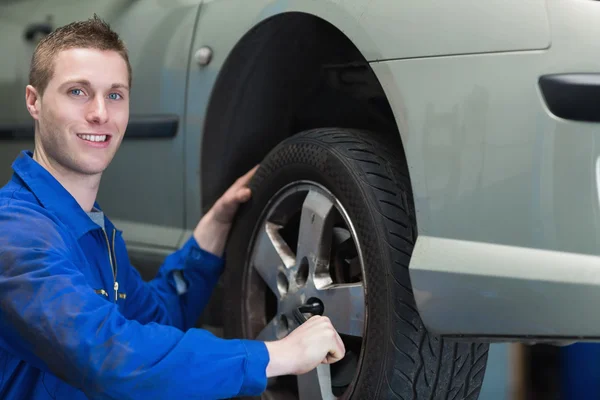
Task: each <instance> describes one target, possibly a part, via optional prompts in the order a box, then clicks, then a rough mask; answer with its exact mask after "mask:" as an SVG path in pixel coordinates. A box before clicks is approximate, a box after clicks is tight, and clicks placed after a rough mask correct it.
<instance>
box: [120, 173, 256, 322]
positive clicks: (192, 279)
mask: <svg viewBox="0 0 600 400" xmlns="http://www.w3.org/2000/svg"><path fill="white" fill-rule="evenodd" d="M257 168H258V166H256V167H254V168H252V169H251V170H250V171H248V172H247V173H246V174H244V175H243V176H241V177H240V178H239V179H237V180H236V181H235V182H234V183H233V184H232V185H231V186H230V187H229V189H228V190H227V191H226V192H225V193H224V194H223V195H222V196H221V197H220V198H219V199H218V200H217V201H216V202H215V204H214V205H213V206H212V207H211V209H210V210H209V211H208V212H207V213H206V214H205V215H204V216H203V217H202V218H201V219H200V222H198V225H197V226H196V228H195V229H194V232H193V235H192V237H191V238H190V239H189V240H188V241H187V242H186V243H185V245H184V246H183V248H182V249H180V250H178V251H176V252H175V253H173V254H171V255H170V256H169V257H167V259H166V260H165V262H164V264H163V265H162V266H161V268H160V269H159V272H158V275H157V277H156V278H155V279H153V280H152V281H151V282H149V283H148V284H146V283H144V282H143V281H142V279H141V277H140V275H139V273H138V272H137V271H136V270H135V269H134V268H133V267H129V268H128V274H129V276H128V287H127V288H126V290H127V292H128V296H127V298H128V301H129V304H130V305H129V306H127V307H126V309H125V311H124V314H125V316H126V317H127V318H131V319H135V320H137V321H139V322H140V323H142V324H146V323H148V322H158V323H161V324H167V325H172V326H175V327H178V328H180V329H182V330H187V329H189V328H191V327H193V326H194V324H195V322H196V321H197V320H198V318H199V317H200V314H201V313H202V310H203V309H204V307H205V306H206V304H207V303H208V301H209V299H210V296H211V294H212V292H213V289H214V287H215V285H216V284H217V281H218V279H219V277H220V275H221V273H222V271H223V260H222V256H223V252H224V249H225V245H226V242H227V236H228V234H229V231H230V229H231V225H232V223H233V219H234V216H235V214H236V212H237V210H238V208H239V206H240V204H242V203H244V202H246V201H248V200H249V199H250V196H251V193H250V189H249V188H248V183H249V182H250V180H251V179H252V176H254V173H255V172H256V170H257Z"/></svg>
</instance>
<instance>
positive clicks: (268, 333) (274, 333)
mask: <svg viewBox="0 0 600 400" xmlns="http://www.w3.org/2000/svg"><path fill="white" fill-rule="evenodd" d="M282 330H283V329H282V328H281V327H280V322H279V320H278V318H277V317H275V318H273V319H272V320H271V322H269V323H268V324H267V326H265V327H264V329H263V330H262V331H260V333H259V334H258V336H257V337H256V340H260V341H263V342H266V341H273V340H277V339H281V338H282V336H284V335H282V334H281V332H282Z"/></svg>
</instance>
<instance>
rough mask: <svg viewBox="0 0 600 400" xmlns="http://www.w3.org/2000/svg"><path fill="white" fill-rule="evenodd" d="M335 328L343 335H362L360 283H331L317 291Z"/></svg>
mask: <svg viewBox="0 0 600 400" xmlns="http://www.w3.org/2000/svg"><path fill="white" fill-rule="evenodd" d="M318 297H319V298H320V299H321V301H322V302H323V305H324V306H325V314H324V315H325V316H327V317H329V319H330V320H331V323H332V324H333V326H334V327H335V329H336V330H337V331H338V332H339V333H340V334H344V335H350V336H357V337H362V336H363V328H364V321H365V294H364V290H363V285H362V283H352V284H342V285H331V286H328V287H326V288H324V289H323V290H321V291H319V294H318Z"/></svg>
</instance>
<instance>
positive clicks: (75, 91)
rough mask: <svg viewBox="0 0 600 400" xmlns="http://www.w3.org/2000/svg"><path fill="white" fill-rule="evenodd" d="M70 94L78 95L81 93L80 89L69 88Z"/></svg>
mask: <svg viewBox="0 0 600 400" xmlns="http://www.w3.org/2000/svg"><path fill="white" fill-rule="evenodd" d="M70 93H71V94H73V95H75V96H79V95H81V94H82V91H81V89H71V92H70Z"/></svg>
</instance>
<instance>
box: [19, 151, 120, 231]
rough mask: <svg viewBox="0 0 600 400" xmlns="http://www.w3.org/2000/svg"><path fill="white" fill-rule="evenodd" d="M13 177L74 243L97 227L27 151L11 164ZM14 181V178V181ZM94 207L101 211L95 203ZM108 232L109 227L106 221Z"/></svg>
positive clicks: (69, 194)
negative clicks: (69, 232) (23, 185)
mask: <svg viewBox="0 0 600 400" xmlns="http://www.w3.org/2000/svg"><path fill="white" fill-rule="evenodd" d="M12 168H13V171H14V172H15V175H16V176H17V177H18V178H20V180H21V181H22V182H23V183H24V184H25V185H26V186H27V187H28V188H29V190H30V191H31V192H32V193H33V195H34V196H35V197H36V198H37V200H38V201H39V202H40V204H41V205H42V206H43V207H44V208H45V209H46V210H48V211H50V212H51V213H52V214H54V215H55V216H56V217H57V218H58V219H59V220H60V221H61V222H62V223H63V224H65V226H67V227H68V228H69V230H71V232H72V233H73V234H74V235H75V237H76V238H77V239H79V238H81V237H82V236H83V235H85V234H86V233H88V232H89V231H91V230H94V229H99V228H100V227H99V226H98V225H97V224H96V223H95V222H94V221H92V219H91V218H90V217H89V216H88V215H87V213H86V212H85V211H84V210H83V208H81V206H80V205H79V203H77V201H76V200H75V198H74V197H73V196H72V195H71V193H69V192H68V191H67V190H66V189H65V188H64V186H62V185H61V183H60V182H59V181H58V180H56V178H54V176H52V174H50V172H48V171H47V170H46V169H45V168H44V167H42V166H41V165H40V164H39V163H38V162H37V161H35V160H34V159H33V153H32V152H31V151H29V150H24V151H22V152H21V153H20V154H19V156H18V157H17V159H16V160H15V161H14V162H13V164H12ZM14 179H15V177H14V176H13V180H14ZM94 207H96V208H97V209H98V210H100V207H99V205H98V203H97V202H94ZM105 221H106V222H107V223H108V225H107V228H108V227H109V225H110V227H111V228H112V224H110V222H109V221H107V218H105Z"/></svg>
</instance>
